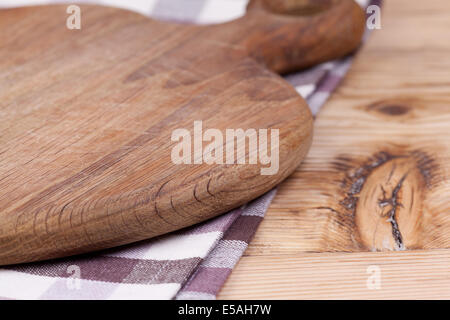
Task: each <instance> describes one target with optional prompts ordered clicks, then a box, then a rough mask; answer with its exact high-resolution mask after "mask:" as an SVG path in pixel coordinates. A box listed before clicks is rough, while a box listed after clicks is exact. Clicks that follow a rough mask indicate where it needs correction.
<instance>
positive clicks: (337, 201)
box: [219, 0, 450, 298]
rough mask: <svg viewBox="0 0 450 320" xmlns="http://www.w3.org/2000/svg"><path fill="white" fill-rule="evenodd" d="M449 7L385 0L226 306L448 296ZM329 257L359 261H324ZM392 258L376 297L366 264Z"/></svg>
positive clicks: (231, 286) (227, 291) (228, 288)
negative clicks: (243, 301) (252, 301)
mask: <svg viewBox="0 0 450 320" xmlns="http://www.w3.org/2000/svg"><path fill="white" fill-rule="evenodd" d="M449 9H450V2H448V1H444V0H432V1H426V2H422V1H418V0H415V1H407V0H401V1H385V5H384V8H383V13H382V29H381V30H377V31H375V32H373V34H372V35H371V37H370V39H369V42H368V43H367V44H366V45H365V46H364V47H363V49H362V50H361V52H359V54H358V56H357V58H356V60H355V62H354V64H353V65H352V68H351V70H350V73H349V74H348V76H347V77H346V79H345V80H344V83H343V84H342V85H341V86H340V87H339V89H338V90H337V91H336V92H335V93H334V94H333V96H332V97H331V99H330V100H329V101H328V102H327V104H326V105H325V106H324V108H323V109H322V111H321V112H320V114H319V116H318V118H317V120H316V123H315V137H314V141H313V146H312V149H311V151H310V153H309V155H308V156H307V158H306V160H305V161H304V163H303V164H302V165H301V166H300V167H299V168H298V169H297V170H296V172H295V173H294V174H293V175H292V176H291V177H290V178H289V179H288V180H286V181H285V182H284V183H283V184H282V185H281V186H280V188H279V192H278V194H277V196H276V198H275V199H274V201H273V203H272V205H271V207H270V208H269V211H268V213H267V215H266V218H265V219H264V221H263V222H262V224H261V226H260V228H259V230H258V232H257V234H256V236H255V239H254V240H253V241H252V243H251V245H250V247H249V248H248V250H247V252H246V254H245V257H244V258H243V259H242V260H241V261H240V262H239V264H238V266H237V267H236V269H235V270H234V271H233V273H232V275H231V276H230V278H229V280H228V281H227V283H226V284H225V287H224V288H223V290H222V292H221V294H220V295H219V298H244V297H247V298H258V297H261V298H262V297H264V298H275V297H276V298H389V297H391V298H436V297H447V298H449V297H450V296H449V291H448V288H449V283H448V277H449V274H448V273H447V272H446V270H447V269H448V267H449V266H450V264H449V259H450V251H449V250H442V251H439V250H436V249H441V248H450V236H449V234H450V202H449V201H448V199H449V194H450V74H449V70H450V41H448V39H449V35H450V19H449V15H448V12H449ZM374 163H375V164H374ZM402 179H403V180H402ZM396 187H398V188H397V189H398V190H397V191H395V190H396ZM393 199H395V200H393ZM393 208H395V210H394V212H395V214H394V217H393V218H394V220H395V222H396V223H397V229H398V230H397V231H399V233H400V235H401V236H400V238H399V237H398V236H397V238H396V237H395V236H394V233H393V231H394V229H395V228H394V225H393V223H392V219H389V217H390V213H392V209H393ZM396 249H406V250H414V249H426V250H422V251H406V252H405V253H398V252H390V251H389V250H396ZM373 250H375V251H376V250H378V251H384V250H388V251H389V252H387V253H375V252H370V251H373ZM333 251H335V252H336V251H337V252H343V251H345V252H353V253H346V254H344V253H336V254H330V253H323V252H333ZM307 252H317V253H314V254H312V253H307ZM321 252H322V253H321ZM308 259H315V260H314V261H312V262H309V261H308ZM335 259H343V260H342V261H341V262H339V261H340V260H339V261H338V262H336V260H335ZM386 259H388V260H389V261H390V262H389V263H387V264H386V270H384V267H383V270H382V271H383V272H385V273H386V275H387V276H388V280H389V281H388V282H386V285H385V288H384V289H383V290H381V291H376V292H371V291H368V290H367V288H366V287H365V284H364V281H365V280H364V279H366V278H367V274H365V272H366V269H365V266H367V265H368V264H371V263H375V264H383V263H384V262H383V261H385V260H386ZM399 259H402V260H399ZM403 259H406V260H403ZM405 261H406V262H405ZM335 262H336V265H335ZM363 267H364V268H363ZM358 268H359V269H358ZM337 271H339V272H341V273H342V274H343V275H344V277H343V278H342V279H335V278H337V277H335V274H336V272H337ZM314 272H316V273H314ZM402 274H403V275H402ZM405 277H406V278H405ZM293 279H294V280H293ZM402 279H407V280H408V279H409V280H408V281H409V282H408V281H406V282H405V281H403V280H402ZM362 280H364V281H362ZM344 283H345V284H346V285H345V286H343V284H344ZM419 289H420V291H417V290H419Z"/></svg>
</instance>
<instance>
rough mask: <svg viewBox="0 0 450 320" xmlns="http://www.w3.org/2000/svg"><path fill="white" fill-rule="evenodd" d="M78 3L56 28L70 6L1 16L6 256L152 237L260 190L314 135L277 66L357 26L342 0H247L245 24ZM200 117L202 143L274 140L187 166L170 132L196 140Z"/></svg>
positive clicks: (329, 55)
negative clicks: (71, 20) (214, 138)
mask: <svg viewBox="0 0 450 320" xmlns="http://www.w3.org/2000/svg"><path fill="white" fill-rule="evenodd" d="M80 8H81V29H79V30H78V29H73V30H71V29H68V28H67V27H66V19H67V18H68V14H67V12H66V9H67V6H63V5H54V6H36V7H25V8H18V9H7V10H0V264H3V265H4V264H13V263H20V262H28V261H36V260H42V259H48V258H55V257H61V256H67V255H73V254H78V253H83V252H88V251H93V250H99V249H103V248H109V247H113V246H118V245H122V244H126V243H131V242H135V241H139V240H142V239H147V238H151V237H154V236H157V235H160V234H163V233H167V232H171V231H173V230H177V229H180V228H183V227H186V226H190V225H193V224H195V223H198V222H201V221H204V220H206V219H209V218H212V217H214V216H217V215H219V214H221V213H224V212H226V211H228V210H230V209H232V208H235V207H237V206H239V205H242V204H244V203H245V202H247V201H249V200H251V199H253V198H255V197H257V196H259V195H261V194H263V193H264V192H266V191H268V190H270V189H271V188H273V187H274V186H275V185H276V184H277V183H279V182H280V181H282V180H283V179H284V178H286V177H287V176H288V175H289V174H290V173H291V172H292V171H293V170H294V169H295V168H296V167H297V166H298V165H299V163H300V162H301V161H302V159H303V157H304V156H305V154H306V153H307V151H308V148H309V146H310V143H311V136H312V117H311V114H310V112H309V110H308V107H307V105H306V103H305V101H304V100H303V99H302V98H301V97H300V96H299V95H298V94H297V92H296V91H295V89H294V88H293V87H292V86H291V85H289V84H288V83H286V82H285V81H284V80H283V79H282V78H281V77H280V76H279V75H277V74H276V73H285V72H288V71H292V70H297V69H300V68H305V67H309V66H312V65H314V64H317V63H320V62H323V61H326V60H329V59H333V58H337V57H341V56H343V55H345V54H347V53H349V52H351V51H352V50H354V49H355V48H356V47H357V46H358V43H359V41H360V39H361V36H362V33H363V30H364V14H363V12H362V10H361V9H360V8H359V7H358V5H356V4H355V3H354V2H353V1H350V0H345V1H332V0H330V1H320V2H314V1H304V0H303V1H302V0H299V1H288V0H286V1H270V2H269V1H252V2H251V3H250V5H249V8H248V12H247V15H246V16H245V17H243V18H240V19H238V20H235V21H232V22H228V23H225V24H221V25H213V26H193V25H186V24H175V23H168V22H159V21H155V20H152V19H149V18H147V17H144V16H141V15H139V14H137V13H133V12H129V11H126V10H121V9H116V8H108V7H102V6H94V5H81V6H80ZM194 124H201V129H202V133H203V136H202V137H203V138H204V137H205V135H204V134H205V133H206V132H207V130H208V129H215V131H214V132H216V133H217V132H220V133H223V135H224V137H225V134H226V131H227V129H234V130H235V129H243V130H244V131H245V130H249V129H250V130H255V132H258V133H259V132H265V131H264V130H267V133H268V134H269V133H270V132H278V137H279V143H275V142H274V140H273V141H272V142H273V143H271V139H270V135H268V136H269V138H268V141H269V143H267V145H266V146H264V145H263V144H262V143H258V146H255V145H252V144H251V143H248V144H247V146H246V147H245V146H244V147H245V148H244V149H245V150H238V149H236V150H234V151H233V152H235V157H234V158H235V159H234V162H232V163H223V164H220V163H205V161H200V160H202V152H200V153H198V148H196V147H195V146H193V147H192V150H191V151H192V153H190V154H187V153H186V154H183V156H186V157H190V158H191V163H190V164H189V163H175V162H176V161H174V159H173V153H174V151H173V150H174V148H175V147H176V146H177V145H178V146H179V143H180V141H181V138H180V140H178V141H177V140H174V139H173V137H174V136H173V134H174V132H178V131H176V129H184V131H183V132H192V136H191V138H192V141H193V140H194ZM261 130H262V131H261ZM276 130H278V131H276ZM209 132H212V131H209ZM185 138H186V139H188V138H187V137H185ZM224 139H225V138H224ZM249 139H250V138H249ZM248 141H250V140H248ZM192 143H194V142H192ZM200 144H201V146H202V147H203V148H205V147H206V145H208V142H207V141H203V140H202V141H201V142H200ZM223 145H225V141H223ZM237 145H238V143H237V142H236V146H237ZM241 146H242V145H241ZM261 146H262V147H261ZM197 147H198V146H197ZM258 147H259V148H260V149H257V148H258ZM196 150H197V151H196ZM242 151H243V152H242ZM203 152H205V149H203ZM255 152H256V153H257V154H261V152H266V153H267V154H271V152H272V154H276V155H277V157H278V161H279V164H278V168H277V169H278V170H276V171H274V172H272V173H271V174H261V172H262V171H261V169H263V168H267V167H268V166H269V165H268V164H267V163H266V164H263V163H262V162H261V161H259V158H258V161H257V163H249V160H247V161H244V160H245V159H250V154H252V153H255ZM242 155H244V157H245V159H244V157H243V156H242ZM199 156H200V158H199ZM224 157H225V156H224ZM199 159H200V160H199ZM217 162H219V161H217ZM224 162H225V161H224Z"/></svg>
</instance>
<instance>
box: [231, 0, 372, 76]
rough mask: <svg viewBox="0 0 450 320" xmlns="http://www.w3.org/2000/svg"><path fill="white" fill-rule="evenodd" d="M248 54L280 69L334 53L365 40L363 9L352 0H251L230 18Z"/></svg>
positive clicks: (340, 53) (304, 64)
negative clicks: (239, 15) (243, 11)
mask: <svg viewBox="0 0 450 320" xmlns="http://www.w3.org/2000/svg"><path fill="white" fill-rule="evenodd" d="M232 24H234V26H235V27H236V28H239V29H240V32H238V33H239V34H240V35H241V37H240V40H237V43H238V44H239V45H245V47H246V48H247V50H248V51H249V54H250V55H251V56H252V57H253V58H255V59H256V60H258V61H260V62H262V63H264V64H265V65H266V66H267V67H268V68H269V69H271V70H272V71H274V72H277V73H286V72H289V71H294V70H298V69H302V68H306V67H310V66H312V65H315V64H318V63H321V62H324V61H328V60H332V59H336V58H339V57H342V56H345V55H346V54H348V53H350V52H352V51H353V50H354V49H356V48H357V47H358V45H359V43H360V42H361V39H362V36H363V33H364V30H365V14H364V11H363V10H362V8H361V7H360V6H359V5H358V4H357V3H356V2H355V1H353V0H251V1H250V3H249V4H248V6H247V14H246V15H245V16H244V17H242V18H240V19H238V20H235V21H234V22H232Z"/></svg>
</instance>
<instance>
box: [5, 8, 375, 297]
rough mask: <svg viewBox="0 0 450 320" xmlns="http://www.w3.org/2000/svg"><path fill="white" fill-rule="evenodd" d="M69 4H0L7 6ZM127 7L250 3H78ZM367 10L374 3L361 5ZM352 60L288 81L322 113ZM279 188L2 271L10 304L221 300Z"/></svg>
mask: <svg viewBox="0 0 450 320" xmlns="http://www.w3.org/2000/svg"><path fill="white" fill-rule="evenodd" d="M56 2H65V1H55V0H53V1H51V0H50V1H49V0H47V1H45V0H41V1H39V0H0V7H12V6H18V5H31V4H33V5H34V4H48V3H56ZM80 2H81V3H83V2H84V3H86V2H90V3H100V4H104V5H111V6H119V7H123V8H126V9H130V10H134V11H138V12H140V13H142V14H146V15H150V16H152V17H155V18H158V19H163V20H176V21H189V22H195V23H201V24H205V23H218V22H224V21H226V20H231V19H234V18H237V17H239V16H241V15H243V14H244V13H245V7H246V4H247V0H146V1H144V0H103V1H94V0H91V1H86V0H85V1H78V3H80ZM359 2H360V3H361V4H362V5H363V6H364V5H367V4H368V0H360V1H359ZM351 61H352V58H351V57H349V58H346V59H343V60H339V61H332V62H327V63H324V64H321V65H319V66H316V67H314V68H311V69H309V70H307V71H304V72H301V73H298V74H293V75H289V76H287V77H286V79H287V80H288V81H289V82H290V83H291V84H292V85H293V86H294V87H295V88H296V89H297V91H298V92H299V93H300V94H301V95H302V96H303V97H305V99H307V101H308V103H309V105H310V107H311V110H312V112H313V114H316V113H317V112H318V110H319V109H320V107H321V106H322V105H323V103H324V102H325V101H326V99H327V98H328V96H329V95H330V93H331V92H332V91H333V90H334V89H335V87H336V86H337V85H338V83H339V82H340V80H341V79H342V77H343V76H344V75H345V73H346V72H347V70H348V68H349V66H350V64H351ZM275 192H276V191H275V190H272V191H271V192H269V193H267V194H265V195H263V196H262V197H260V198H259V199H257V200H255V201H253V202H251V203H249V204H247V205H245V206H243V207H241V208H239V209H236V210H233V211H231V212H229V213H227V214H224V215H222V216H220V217H217V218H215V219H212V220H209V221H207V222H204V223H202V224H199V225H196V226H193V227H190V228H187V229H184V230H181V231H178V232H174V233H171V234H169V235H164V236H161V237H158V238H155V239H151V240H148V241H143V242H140V243H136V244H132V245H128V246H124V247H119V248H115V249H110V250H106V251H103V252H100V253H98V252H97V253H93V254H87V255H82V256H76V257H70V258H64V259H58V260H52V261H44V262H37V263H31V264H26V265H16V266H8V267H3V268H1V269H0V298H3V299H174V298H176V299H214V298H215V297H216V295H217V293H218V291H219V290H220V288H221V286H222V285H223V283H224V282H225V280H226V278H227V277H228V275H229V274H230V273H231V271H232V269H233V268H234V266H235V265H236V263H237V262H238V260H239V258H240V257H241V256H242V254H243V253H244V251H245V249H246V248H247V246H248V244H249V242H250V240H251V238H252V237H253V235H254V233H255V232H256V229H257V227H258V225H259V223H260V222H261V220H262V219H263V217H264V213H265V212H266V210H267V208H268V206H269V204H270V202H271V200H272V198H273V197H274V195H275Z"/></svg>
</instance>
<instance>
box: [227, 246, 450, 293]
mask: <svg viewBox="0 0 450 320" xmlns="http://www.w3.org/2000/svg"><path fill="white" fill-rule="evenodd" d="M449 265H450V250H426V251H425V250H418V251H407V252H405V251H397V252H389V253H388V252H358V253H305V254H298V255H278V256H246V257H243V258H242V259H241V260H240V262H239V267H238V268H236V269H235V270H233V272H232V274H231V278H230V280H231V281H228V282H227V285H226V286H225V287H224V288H223V289H222V291H221V293H220V296H219V298H221V299H450V289H449V288H450V269H449ZM374 271H375V272H376V273H375V272H374ZM375 274H376V275H377V276H378V275H379V276H380V277H379V282H377V280H375V278H373V276H374V275H375Z"/></svg>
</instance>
